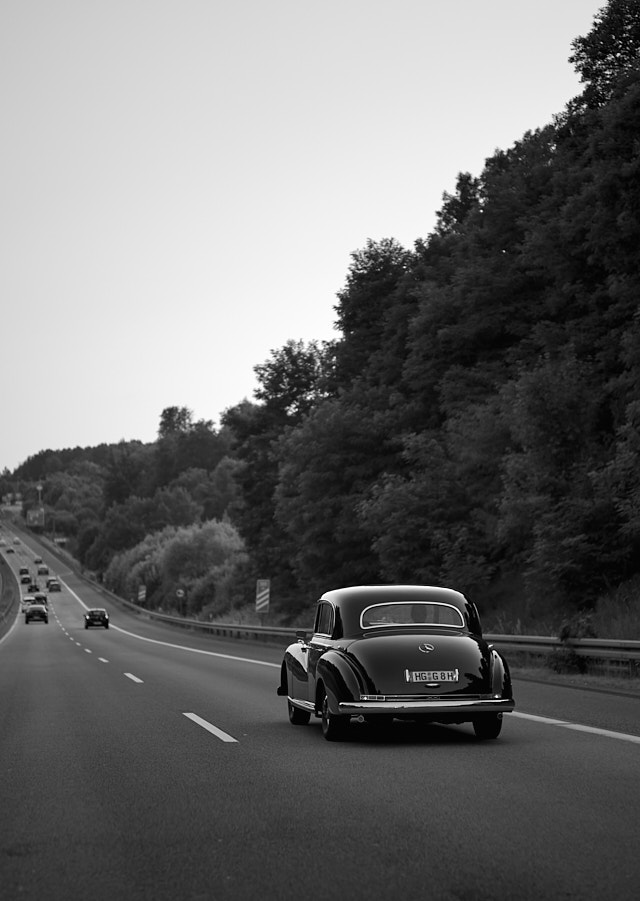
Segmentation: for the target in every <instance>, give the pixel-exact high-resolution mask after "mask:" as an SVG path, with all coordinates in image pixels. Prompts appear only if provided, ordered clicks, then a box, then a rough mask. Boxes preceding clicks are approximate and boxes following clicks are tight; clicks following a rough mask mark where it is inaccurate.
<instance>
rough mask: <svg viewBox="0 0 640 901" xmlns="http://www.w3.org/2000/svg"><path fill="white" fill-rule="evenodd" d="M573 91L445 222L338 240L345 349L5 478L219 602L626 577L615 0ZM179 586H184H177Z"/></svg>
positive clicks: (575, 594) (630, 200)
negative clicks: (211, 405)
mask: <svg viewBox="0 0 640 901" xmlns="http://www.w3.org/2000/svg"><path fill="white" fill-rule="evenodd" d="M569 59H570V62H571V63H572V64H573V65H574V66H575V68H576V70H577V72H578V73H579V75H580V77H581V81H582V84H583V86H584V88H583V91H582V93H581V94H580V95H579V96H578V97H576V98H574V100H572V101H571V102H570V103H569V104H568V105H567V107H566V109H565V110H563V111H562V112H561V113H559V114H558V115H557V116H556V117H555V118H554V121H553V122H552V123H550V124H548V125H546V126H545V127H543V128H538V129H536V130H535V131H530V132H527V133H526V134H525V135H524V136H523V137H522V139H521V140H519V141H518V142H516V143H515V144H514V146H513V147H511V148H509V149H508V150H497V151H496V152H495V153H494V155H493V156H492V157H491V158H489V159H487V160H486V163H485V167H484V169H483V171H482V173H481V174H480V175H478V176H474V175H472V174H470V173H460V174H459V176H458V178H457V184H456V189H455V192H454V193H453V194H448V193H445V194H444V195H443V203H442V208H441V209H440V211H439V212H438V213H437V224H436V227H435V229H434V232H433V233H432V234H430V235H429V236H428V237H427V238H420V239H417V240H416V241H415V244H414V247H413V248H412V249H406V248H404V247H402V246H401V245H400V244H399V243H398V242H397V241H395V240H394V239H393V238H389V239H385V240H379V241H372V240H370V241H367V243H366V245H365V246H364V247H363V248H361V249H360V250H357V251H356V252H354V253H353V254H352V260H351V265H350V267H349V270H348V272H347V275H346V280H345V284H344V287H343V289H342V290H341V291H340V292H339V294H338V296H337V303H336V305H335V312H336V325H337V333H338V334H339V336H340V337H339V338H338V339H337V340H336V341H334V342H329V343H318V342H311V343H308V344H304V343H303V342H299V341H294V340H291V341H289V342H288V343H287V344H286V345H285V346H284V347H282V348H280V349H277V350H274V351H272V353H271V356H270V358H269V359H268V360H266V361H265V362H264V363H262V364H259V365H257V366H256V367H255V372H256V377H257V385H258V387H257V389H256V391H255V396H254V399H253V400H252V401H247V400H245V401H243V402H241V403H239V404H238V405H237V406H235V407H232V408H230V409H227V410H225V411H224V412H223V414H222V415H221V424H220V426H219V428H214V426H213V424H212V423H211V422H207V421H197V422H194V421H193V418H192V414H191V412H190V411H189V409H188V408H186V407H184V408H177V407H168V408H167V409H165V410H164V411H162V414H161V417H160V423H159V429H158V437H157V441H155V442H153V443H151V444H142V443H137V442H129V443H120V444H118V445H110V446H106V445H104V446H100V447H95V448H75V449H66V450H58V451H53V450H45V451H42V452H40V453H39V454H37V455H35V456H34V457H31V458H29V459H28V460H27V461H26V462H25V463H23V464H22V465H21V466H19V467H18V468H17V469H16V470H15V471H14V472H13V473H9V472H7V471H5V473H4V474H3V476H2V478H1V479H0V483H1V484H0V491H1V492H2V493H3V494H7V493H10V492H17V491H19V492H21V494H22V497H23V505H24V512H25V514H26V513H28V510H29V509H30V508H33V507H34V506H35V505H37V504H38V503H39V500H40V498H39V494H38V491H37V487H36V486H37V485H38V484H40V485H41V486H42V487H41V495H42V497H41V500H42V503H43V504H44V507H45V529H46V530H47V532H48V533H52V532H55V535H56V536H58V537H59V536H61V535H63V536H65V537H66V538H67V539H68V545H69V548H70V549H72V551H73V553H74V554H75V555H76V556H77V557H78V559H79V560H80V561H81V562H82V564H83V565H84V566H85V567H86V568H87V569H89V570H91V571H93V572H95V573H96V574H97V575H98V577H99V578H104V580H105V582H106V583H107V584H109V585H110V587H112V588H114V590H116V591H118V592H120V593H123V594H124V595H125V596H137V592H138V590H139V588H140V587H141V586H144V589H145V591H146V596H145V598H144V601H143V602H144V603H146V604H147V605H150V606H155V607H163V608H169V609H170V608H172V607H173V608H175V606H176V600H175V599H176V597H178V596H180V597H182V598H183V612H185V613H188V614H189V615H228V614H229V613H230V612H232V611H233V609H234V608H239V607H241V606H242V605H243V604H246V603H247V602H250V601H251V600H252V598H253V596H254V592H255V579H256V578H269V579H271V591H272V605H273V607H274V608H275V609H276V610H277V611H279V613H280V614H281V615H282V616H284V617H286V616H288V617H290V618H291V619H294V618H295V617H296V616H298V615H299V614H300V612H302V611H304V610H306V609H308V607H309V604H310V602H312V601H314V600H315V598H316V597H317V594H318V593H319V592H321V591H323V590H326V589H329V588H334V587H337V586H340V585H347V584H360V583H379V582H421V583H428V584H445V585H450V586H452V587H456V588H459V589H461V590H463V591H468V592H469V593H470V594H471V595H472V596H474V597H475V598H480V599H482V602H483V604H484V606H485V607H491V606H492V605H493V606H494V607H496V608H497V607H501V608H502V609H508V607H509V604H514V605H515V603H516V598H517V603H518V605H519V606H518V609H519V610H523V609H525V610H529V611H533V610H539V611H545V612H554V611H555V612H558V613H563V614H567V613H571V612H572V611H579V610H585V609H589V608H590V607H593V605H595V604H596V602H597V601H598V599H599V598H600V597H601V596H602V595H603V594H605V593H607V592H610V591H612V590H615V589H616V588H618V587H620V586H622V585H624V584H629V583H630V582H633V580H634V578H635V577H637V576H638V573H639V570H640V312H639V310H640V304H639V301H640V271H639V260H640V6H639V5H638V3H637V2H635V0H609V3H608V4H607V5H606V6H604V7H603V9H602V10H601V11H600V13H599V14H598V16H597V17H596V18H595V20H594V23H593V28H592V30H591V32H590V33H589V34H588V35H587V36H585V37H579V38H576V40H575V41H574V42H573V45H572V55H571V56H570V58H569ZM178 589H182V591H178Z"/></svg>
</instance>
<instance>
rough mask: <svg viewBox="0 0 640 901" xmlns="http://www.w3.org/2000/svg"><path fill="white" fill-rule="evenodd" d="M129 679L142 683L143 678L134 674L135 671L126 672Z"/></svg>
mask: <svg viewBox="0 0 640 901" xmlns="http://www.w3.org/2000/svg"><path fill="white" fill-rule="evenodd" d="M125 676H126V677H127V679H131V681H132V682H140V683H142V679H138V677H137V676H134V675H133V673H125Z"/></svg>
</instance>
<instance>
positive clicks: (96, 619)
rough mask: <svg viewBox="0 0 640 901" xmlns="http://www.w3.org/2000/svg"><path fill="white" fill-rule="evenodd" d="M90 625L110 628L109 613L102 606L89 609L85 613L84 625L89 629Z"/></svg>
mask: <svg viewBox="0 0 640 901" xmlns="http://www.w3.org/2000/svg"><path fill="white" fill-rule="evenodd" d="M89 626H104V627H105V629H108V628H109V614H108V613H107V611H106V610H104V609H103V608H102V607H94V608H93V610H87V612H86V613H85V615H84V627H85V629H88V628H89Z"/></svg>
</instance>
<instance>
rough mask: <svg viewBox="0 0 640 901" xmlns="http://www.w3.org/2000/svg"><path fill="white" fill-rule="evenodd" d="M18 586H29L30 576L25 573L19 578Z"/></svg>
mask: <svg viewBox="0 0 640 901" xmlns="http://www.w3.org/2000/svg"><path fill="white" fill-rule="evenodd" d="M20 584H21V585H30V584H31V576H30V575H29V573H28V572H27V573H26V574H25V575H21V576H20Z"/></svg>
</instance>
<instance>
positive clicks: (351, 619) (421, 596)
mask: <svg viewBox="0 0 640 901" xmlns="http://www.w3.org/2000/svg"><path fill="white" fill-rule="evenodd" d="M322 601H329V602H330V603H331V604H333V606H334V607H335V608H336V618H338V617H339V618H340V621H341V625H342V628H341V629H340V630H339V631H340V632H341V633H342V635H344V636H347V637H348V636H354V635H358V634H362V627H361V625H360V614H361V613H362V611H363V610H364V609H365V608H366V607H369V606H371V604H384V603H387V604H388V603H393V602H394V601H395V602H397V603H401V602H403V601H404V602H407V601H413V602H417V601H431V602H432V603H440V604H450V605H452V606H453V607H456V608H457V609H458V610H459V611H460V612H461V613H462V615H463V617H464V620H465V622H466V623H467V625H468V626H469V627H470V628H472V631H478V630H479V627H480V624H479V622H478V619H477V611H476V609H475V605H474V604H472V603H471V602H470V601H469V600H467V598H466V597H465V596H464V595H463V594H462V593H461V592H460V591H456V590H455V589H453V588H442V587H439V586H436V585H354V586H351V587H348V588H336V589H333V590H331V591H325V593H324V594H323V595H322V597H321V598H320V599H319V601H318V603H321V602H322ZM476 623H477V625H476Z"/></svg>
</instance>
